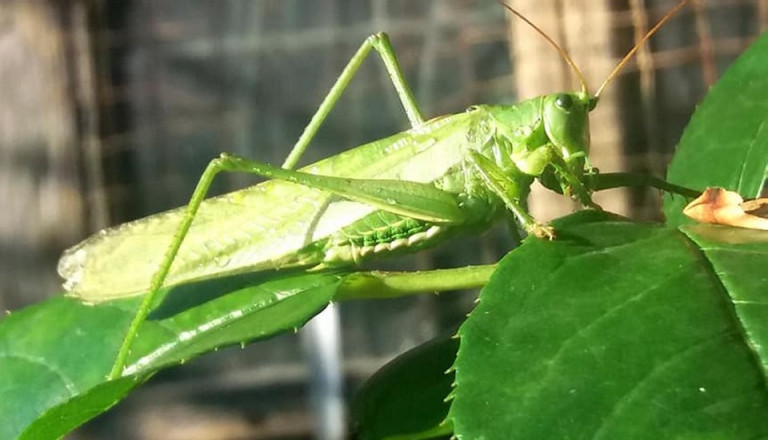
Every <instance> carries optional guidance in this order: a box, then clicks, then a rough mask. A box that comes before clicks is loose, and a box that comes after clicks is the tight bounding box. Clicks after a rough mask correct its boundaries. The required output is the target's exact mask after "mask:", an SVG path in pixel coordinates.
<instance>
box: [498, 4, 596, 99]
mask: <svg viewBox="0 0 768 440" xmlns="http://www.w3.org/2000/svg"><path fill="white" fill-rule="evenodd" d="M496 1H497V2H498V3H499V4H500V5H501V6H503V7H504V8H506V9H507V10H508V11H509V12H511V13H513V14H515V15H516V16H517V18H519V19H521V20H523V21H524V22H526V23H527V24H528V26H530V27H532V28H533V29H534V30H535V31H536V32H538V33H539V34H540V35H541V36H542V37H544V39H545V40H547V42H549V44H551V45H552V47H554V48H555V50H557V52H558V53H559V54H560V56H561V57H563V59H564V60H565V62H566V63H568V65H569V66H571V68H572V69H573V71H574V72H576V76H577V77H578V78H579V82H580V83H581V91H582V92H583V93H584V94H589V90H588V89H587V80H586V78H585V77H584V74H583V73H581V70H579V68H578V66H576V63H574V62H573V60H572V59H571V57H570V56H568V53H567V52H566V51H565V50H563V48H562V47H560V45H559V44H557V43H555V40H553V39H552V38H551V37H550V36H549V35H547V34H546V32H544V31H543V30H541V29H540V28H539V27H538V26H536V25H535V24H533V23H532V22H531V21H530V20H528V19H527V18H525V17H524V16H523V14H521V13H519V12H517V10H515V8H513V7H512V6H510V5H508V4H506V3H504V2H503V1H502V0H496Z"/></svg>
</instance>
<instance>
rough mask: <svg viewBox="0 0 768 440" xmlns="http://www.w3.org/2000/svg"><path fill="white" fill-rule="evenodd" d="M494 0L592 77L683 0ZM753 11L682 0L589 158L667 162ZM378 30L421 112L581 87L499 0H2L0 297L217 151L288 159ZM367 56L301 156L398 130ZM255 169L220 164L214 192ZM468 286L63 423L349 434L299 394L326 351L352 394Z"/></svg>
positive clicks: (215, 365)
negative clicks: (236, 170)
mask: <svg viewBox="0 0 768 440" xmlns="http://www.w3.org/2000/svg"><path fill="white" fill-rule="evenodd" d="M507 2H508V3H509V4H510V5H512V6H514V7H515V8H517V9H519V10H520V11H521V12H522V13H523V14H525V15H526V16H527V17H528V18H529V19H530V20H532V21H533V22H534V23H536V24H537V25H539V26H540V27H542V28H543V29H545V30H546V31H547V32H548V33H549V34H550V35H551V36H552V37H553V38H554V39H555V40H557V41H558V42H560V43H561V44H562V45H563V46H564V47H565V48H566V50H568V52H569V53H570V54H571V55H572V57H573V58H574V60H575V61H576V63H577V64H578V65H579V66H580V68H581V69H582V70H583V71H584V72H585V74H586V75H587V78H588V79H589V84H590V88H591V90H592V91H594V90H595V89H597V87H598V86H599V84H600V83H601V82H602V81H603V79H604V78H605V77H606V75H607V73H608V72H609V71H610V70H611V68H612V67H613V66H614V65H615V63H616V62H617V60H618V58H620V57H621V56H622V55H623V54H624V53H625V52H626V51H627V50H629V48H630V47H631V46H632V44H633V42H634V41H635V40H636V39H638V38H639V37H641V36H642V35H643V34H644V32H645V31H646V30H647V29H648V28H649V27H650V26H652V25H653V23H655V22H656V21H657V20H658V19H659V18H660V17H661V15H663V13H664V11H666V10H668V9H669V8H671V7H672V6H674V4H675V2H673V1H668V0H665V1H662V0H621V1H619V0H599V1H590V2H583V1H579V0H507ZM766 27H768V0H694V1H692V2H691V4H690V5H689V6H687V7H686V8H685V9H683V10H682V11H681V12H680V13H679V14H678V15H677V17H676V18H675V19H673V21H671V22H670V23H669V24H668V25H667V26H666V27H665V28H663V29H662V30H661V32H660V33H659V34H658V35H657V36H656V37H654V39H652V40H651V42H650V44H649V45H647V46H645V47H644V48H643V49H641V50H640V52H639V53H638V56H637V58H636V59H635V60H634V61H633V62H632V63H630V64H629V65H628V66H627V67H626V68H625V69H624V71H623V73H622V75H621V76H620V77H619V78H618V79H617V80H616V81H615V82H614V83H613V84H612V85H611V86H610V87H609V89H608V90H607V91H606V93H604V95H603V98H602V99H601V102H600V104H599V106H598V109H597V110H596V111H594V112H593V113H592V117H591V121H592V125H591V131H592V139H593V144H592V153H591V158H592V161H593V163H594V164H595V165H596V166H597V167H598V168H600V169H601V170H604V171H618V170H632V171H642V172H652V173H655V174H659V175H663V173H664V172H665V169H666V166H667V164H668V162H669V160H670V158H671V156H672V154H673V152H674V146H675V143H676V142H677V140H678V139H679V137H680V134H681V132H682V130H683V128H684V126H685V124H686V123H687V120H688V118H689V117H690V115H691V113H692V112H693V110H694V108H695V106H696V103H697V102H699V101H700V100H701V99H702V97H703V96H704V95H705V93H706V91H707V88H708V87H709V86H710V85H711V84H713V83H714V82H715V81H716V80H717V78H718V77H719V76H720V75H721V74H722V72H723V71H724V70H725V69H726V68H727V66H728V65H729V64H730V63H731V62H732V61H733V60H734V59H735V58H736V57H737V56H738V54H739V53H740V52H741V51H742V50H744V49H745V48H746V47H747V46H748V45H749V43H750V42H751V41H752V40H753V39H754V38H755V37H756V36H757V35H758V34H759V33H760V32H762V31H764V30H765V29H766ZM377 31H386V32H388V33H389V34H390V37H391V39H392V42H393V45H394V46H395V50H396V53H397V55H398V57H399V59H400V62H401V64H402V67H403V69H404V72H405V76H406V78H407V80H408V81H409V82H410V84H411V86H412V88H413V90H414V92H415V95H416V98H417V100H418V102H419V103H420V105H421V107H422V110H423V112H424V113H425V115H426V116H427V117H428V118H431V117H434V116H438V115H442V114H446V113H454V112H461V111H463V110H464V109H465V108H467V107H468V106H470V105H472V104H479V103H492V104H511V103H514V102H516V101H517V100H521V99H525V98H528V97H533V96H536V95H538V94H542V93H551V92H556V91H561V90H571V89H574V88H575V87H577V83H576V81H575V80H574V75H573V73H572V72H571V71H570V69H569V68H568V67H567V66H566V65H565V64H564V63H563V61H562V60H561V59H560V58H559V56H558V55H557V53H556V52H555V51H554V50H553V49H551V48H550V47H549V46H548V45H547V44H546V43H545V42H544V41H543V40H542V38H541V37H540V36H539V35H537V34H536V33H534V32H533V31H532V30H531V29H530V28H529V27H527V26H525V25H524V24H522V23H521V22H520V21H519V20H515V19H510V18H508V17H507V14H506V12H505V10H504V8H502V7H501V6H500V5H499V4H498V3H496V2H494V1H492V0H418V1H414V0H314V1H312V2H309V1H306V0H304V1H301V0H123V1H119V2H118V1H108V0H17V1H13V0H0V206H2V210H3V214H2V215H0V279H2V281H3V282H2V283H0V310H14V309H18V308H20V307H23V306H25V305H29V304H32V303H34V302H38V301H42V300H44V299H45V298H48V297H50V296H53V295H58V294H60V291H61V288H60V281H59V279H58V277H57V276H56V273H55V266H56V261H57V259H58V256H59V255H60V253H61V252H62V250H63V249H65V248H66V247H68V246H71V245H73V244H75V243H76V242H78V241H79V240H80V239H82V238H84V237H85V236H87V235H88V234H90V233H92V232H94V231H97V230H99V229H101V228H103V227H106V226H109V225H113V224H117V223H121V222H124V221H127V220H131V219H135V218H139V217H143V216H145V215H148V214H151V213H154V212H157V211H161V210H164V209H168V208H171V207H175V206H178V205H181V204H184V203H186V201H187V199H188V197H189V196H190V194H191V191H192V189H193V188H194V185H195V183H196V182H197V179H198V177H199V175H200V173H201V172H202V170H203V168H204V167H205V165H206V164H207V163H208V161H209V160H210V159H212V158H214V157H215V156H217V155H218V154H219V153H220V152H222V151H226V152H230V153H236V154H239V155H242V156H246V157H251V158H254V159H257V160H262V161H266V162H270V163H275V164H279V163H281V162H282V160H283V159H284V158H285V156H286V155H287V153H288V151H289V150H290V147H291V146H292V145H293V143H294V142H295V140H296V139H297V138H298V136H299V134H300V133H301V131H302V129H303V127H304V126H305V124H306V123H307V122H308V120H309V118H310V117H311V115H312V114H313V112H314V111H315V109H316V108H317V105H318V104H319V103H320V101H321V99H322V98H323V97H324V95H325V93H326V92H327V91H328V89H329V88H330V86H331V84H332V83H333V81H334V80H335V78H336V76H337V75H338V74H339V73H340V72H341V70H342V68H343V67H344V66H345V64H346V63H347V61H348V60H349V58H350V57H351V55H352V53H353V52H354V51H355V50H356V49H357V47H359V45H360V44H361V43H362V41H363V40H364V39H365V38H366V37H367V36H368V35H370V34H372V33H374V32H377ZM376 58H377V57H376V56H375V55H372V56H371V58H370V59H369V60H368V61H367V62H366V63H365V65H364V66H363V68H362V69H361V71H360V73H359V74H358V76H357V77H356V79H355V80H354V81H353V83H352V84H351V86H350V87H349V89H348V90H347V92H346V93H345V94H344V96H343V98H342V99H341V101H340V102H339V104H338V106H337V108H336V109H335V110H334V111H333V112H332V113H331V115H330V117H329V118H328V120H327V122H326V123H325V125H324V126H323V128H322V129H321V130H320V132H319V134H318V136H317V138H316V139H315V141H314V142H313V143H312V145H311V148H310V150H309V151H308V153H307V154H306V156H305V158H304V160H303V162H302V163H303V164H306V163H309V162H311V161H314V160H316V159H319V158H322V157H326V156H328V155H332V154H335V153H337V152H339V151H341V150H342V149H345V148H349V147H352V146H355V145H358V144H361V143H364V142H366V141H370V140H374V139H377V138H379V137H383V136H386V135H389V134H393V133H395V132H398V131H401V130H404V129H406V128H407V125H408V124H407V120H406V118H405V116H404V114H403V111H402V108H401V106H400V104H399V101H398V99H397V97H396V95H395V93H394V90H393V88H392V86H391V84H390V82H389V79H388V77H387V75H386V73H385V71H384V69H383V68H382V64H381V62H380V60H379V59H376ZM253 182H255V180H254V179H253V178H251V177H248V176H234V175H230V176H225V177H222V178H220V180H219V182H218V183H217V185H216V187H215V190H216V192H222V191H226V190H228V189H236V188H239V187H242V186H245V185H248V184H252V183H253ZM598 201H599V203H601V204H602V205H603V206H604V207H606V208H607V209H610V210H613V211H616V212H619V213H622V214H624V215H627V216H630V217H633V218H637V219H642V220H659V219H660V214H659V209H658V194H657V193H656V192H655V191H631V192H630V191H625V190H615V191H611V192H609V193H607V194H604V195H601V196H600V197H599V198H598ZM531 205H532V208H533V210H534V213H535V215H536V216H537V217H538V218H540V219H548V218H553V217H556V216H559V215H562V214H564V213H567V212H570V211H571V210H573V209H575V206H573V204H572V203H570V202H569V201H568V200H566V199H565V198H563V197H562V196H558V195H556V194H553V193H551V192H548V191H546V190H540V189H537V190H536V191H535V192H534V194H533V197H532V201H531ZM511 245H512V241H511V239H509V237H508V235H507V233H506V231H504V230H503V229H501V228H499V229H497V230H493V231H490V232H489V233H487V234H485V235H483V236H482V237H479V238H476V239H459V240H457V241H456V242H454V243H452V244H451V245H450V246H446V247H442V248H440V249H438V250H436V251H434V252H430V253H423V254H418V255H415V256H413V257H409V258H404V259H398V260H397V261H395V262H392V263H388V264H389V265H388V266H387V267H389V268H398V269H407V268H422V269H424V268H431V267H454V266H460V265H465V264H480V263H487V262H493V261H496V260H497V259H498V258H499V256H500V255H503V254H504V252H506V251H507V250H508V249H509V247H510V246H511ZM457 250H458V251H457ZM473 301H474V293H458V294H457V293H453V294H445V295H440V296H439V297H438V296H425V297H421V298H411V299H401V300H392V301H381V302H376V303H372V304H362V303H346V304H342V305H340V306H339V307H337V308H336V310H335V312H334V313H330V314H325V315H323V318H322V319H321V320H322V322H324V324H322V323H321V324H320V325H319V327H321V329H320V330H319V331H315V332H308V331H305V330H302V331H300V332H299V334H298V335H293V334H291V335H284V336H281V337H278V338H275V339H272V340H269V341H265V342H260V343H258V344H254V345H251V346H248V347H246V348H245V349H240V348H236V349H228V350H222V351H219V352H217V353H214V354H212V355H208V356H205V357H203V358H201V359H198V360H196V361H194V362H192V363H190V364H188V365H184V366H183V367H178V368H174V369H171V370H168V371H165V372H162V373H160V374H158V375H157V376H156V377H155V378H154V379H153V380H152V381H151V382H150V383H149V384H147V385H146V386H144V387H143V388H142V389H140V390H139V391H138V392H136V393H134V394H133V395H132V396H131V397H130V398H129V399H127V400H126V401H125V402H123V403H121V404H120V405H119V406H117V407H116V408H114V409H113V410H112V411H111V412H109V413H108V414H105V415H103V416H101V417H99V418H97V419H95V420H93V421H92V422H91V423H89V424H88V425H86V426H84V427H83V428H81V429H80V430H79V431H77V432H76V433H75V434H73V435H72V436H71V438H73V439H98V438H104V437H106V436H107V435H108V436H109V437H110V438H117V439H161V438H162V439H186V440H194V439H304V438H328V439H331V438H342V436H343V432H342V431H340V430H339V428H338V427H337V428H334V426H337V425H334V423H335V422H334V420H336V421H338V420H341V418H342V417H343V411H340V412H339V411H337V412H333V411H331V412H327V411H326V415H325V416H320V414H321V413H322V411H318V409H317V408H318V405H314V406H313V404H312V402H313V401H314V402H317V400H313V399H317V398H318V397H319V396H322V393H319V392H318V391H317V390H318V389H321V388H322V387H321V386H318V385H317V384H318V382H317V381H318V380H321V379H320V378H319V377H318V376H319V375H318V374H317V371H318V367H317V363H316V362H317V359H318V356H320V358H321V359H323V357H326V361H327V360H330V365H331V366H333V365H335V364H334V362H337V363H338V366H339V368H338V371H337V373H338V374H339V376H338V377H337V379H341V380H342V384H343V388H341V390H339V388H338V387H332V389H331V391H330V394H331V397H333V396H334V395H336V394H334V393H339V392H340V393H341V394H340V398H341V399H342V401H346V402H348V401H349V399H350V398H351V396H352V395H353V393H354V391H356V390H357V389H358V388H359V386H360V384H361V383H362V382H363V381H364V380H365V379H366V378H367V377H368V376H370V374H372V373H373V372H374V371H375V370H376V369H378V368H379V367H380V366H381V365H383V364H384V363H385V362H386V361H388V360H389V359H391V358H393V357H394V356H396V355H397V354H398V353H401V352H402V351H404V350H406V349H408V348H410V347H413V346H415V345H418V344H419V343H421V342H424V341H426V340H428V339H430V338H432V337H434V336H437V335H441V334H450V333H451V332H453V331H455V328H456V326H457V325H458V324H459V323H460V322H461V320H462V319H463V317H464V315H465V314H466V313H467V311H468V310H470V308H471V306H472V303H473ZM339 325H340V328H341V330H340V331H339V330H338V326H339ZM334 329H336V330H334ZM336 332H339V333H338V334H339V336H338V337H337V336H335V335H337V333H336ZM318 335H320V336H325V337H326V339H325V340H323V339H322V338H320V339H319V336H318ZM323 341H324V342H323ZM322 344H326V346H328V347H330V348H329V350H327V351H326V352H324V354H323V352H322V351H319V350H318V347H320V346H321V345H322ZM339 355H341V358H338V356H339ZM325 380H326V381H328V380H330V382H328V383H331V384H333V383H334V379H333V375H331V378H330V379H328V378H326V379H325ZM321 383H322V382H321ZM312 384H315V385H312ZM334 390H335V391H334ZM326 393H328V391H327V390H326ZM326 397H327V396H326ZM320 406H323V405H320ZM323 417H325V418H323ZM341 426H342V427H343V425H341Z"/></svg>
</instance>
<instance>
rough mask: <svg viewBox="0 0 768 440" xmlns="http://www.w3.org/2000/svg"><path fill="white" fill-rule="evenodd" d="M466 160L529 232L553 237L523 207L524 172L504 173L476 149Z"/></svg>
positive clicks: (544, 226) (549, 231)
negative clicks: (522, 183)
mask: <svg viewBox="0 0 768 440" xmlns="http://www.w3.org/2000/svg"><path fill="white" fill-rule="evenodd" d="M467 160H468V161H469V162H470V163H471V164H472V165H473V166H474V168H475V170H476V171H477V173H478V175H479V176H480V178H481V179H482V181H483V182H484V183H485V186H486V188H488V189H489V190H490V191H491V192H492V193H493V194H495V195H496V196H497V197H498V198H500V199H501V200H502V201H503V202H504V205H505V206H506V207H507V209H509V210H510V211H511V212H512V214H514V215H515V218H517V221H518V222H520V225H521V226H522V227H523V228H524V229H525V230H526V231H527V232H528V233H529V234H532V235H535V236H536V237H539V238H546V239H548V240H552V239H553V238H555V231H554V229H552V227H551V226H547V225H542V224H540V223H538V222H537V221H536V220H535V219H534V218H533V216H531V214H529V213H528V211H527V210H526V209H525V208H524V202H523V197H525V196H526V195H527V194H528V187H527V185H526V186H525V187H523V185H521V181H522V180H523V179H522V178H523V177H528V176H527V175H526V174H525V173H523V172H522V171H520V170H519V169H514V170H513V172H512V173H505V172H504V170H502V169H501V168H499V167H498V165H496V164H495V163H494V162H493V161H492V160H490V159H488V158H487V157H485V156H483V155H482V154H480V153H478V152H476V151H470V152H469V156H468V159H467ZM510 174H511V175H510Z"/></svg>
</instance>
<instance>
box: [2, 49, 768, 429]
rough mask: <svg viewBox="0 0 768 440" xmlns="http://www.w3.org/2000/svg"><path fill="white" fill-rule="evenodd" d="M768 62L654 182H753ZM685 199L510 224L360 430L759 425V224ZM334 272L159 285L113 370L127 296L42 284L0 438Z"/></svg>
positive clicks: (279, 315) (297, 310)
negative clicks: (466, 311)
mask: <svg viewBox="0 0 768 440" xmlns="http://www.w3.org/2000/svg"><path fill="white" fill-rule="evenodd" d="M767 59H768V36H764V37H763V38H762V39H760V40H759V41H758V42H757V43H755V45H753V46H752V48H751V49H750V50H749V51H747V52H746V53H745V55H744V56H743V57H742V58H741V59H740V60H739V61H738V62H737V63H735V64H734V66H733V67H732V68H731V69H730V70H729V71H728V72H727V74H726V75H725V76H724V77H723V79H722V81H721V82H720V83H719V84H718V85H717V86H716V87H714V88H713V89H712V92H711V94H710V95H709V96H708V97H707V99H706V100H705V102H704V103H703V104H702V105H701V106H700V108H699V109H698V110H697V112H696V114H695V116H694V118H693V119H692V121H691V124H690V125H689V127H688V129H687V130H686V133H685V135H684V136H683V140H682V141H681V144H680V146H679V152H678V155H677V156H676V158H675V161H674V163H673V165H672V166H671V167H670V174H669V178H670V180H672V181H673V182H674V183H677V184H681V185H685V186H689V187H694V188H700V189H703V187H704V186H707V185H721V186H726V187H728V188H730V189H736V190H739V191H740V192H742V194H744V195H746V196H750V195H755V194H757V191H758V190H759V189H760V187H761V185H762V182H763V179H764V177H765V169H766V164H768V129H766V128H765V125H766V124H765V120H766V115H768V108H766V105H768V104H766V103H768V80H767V79H766V78H768V67H767V66H768V63H766V62H765V60H767ZM683 203H684V201H683V200H682V199H680V198H674V199H673V198H667V199H666V200H665V213H666V215H667V218H668V219H669V221H668V223H667V224H665V225H661V224H658V225H654V224H638V223H633V222H630V221H628V220H626V219H622V218H618V217H616V216H613V215H609V214H605V213H599V212H594V211H585V212H580V213H577V214H574V215H571V216H568V217H566V218H563V219H560V220H559V221H558V222H556V223H555V226H556V228H557V232H558V238H557V240H555V241H552V242H548V241H543V240H538V239H528V240H526V241H525V242H524V244H523V245H522V246H520V247H519V248H517V249H515V250H514V251H512V252H510V254H509V255H508V256H507V257H505V258H504V259H503V260H502V261H501V263H500V264H499V267H498V270H497V271H496V272H495V273H494V274H493V276H492V278H491V280H490V281H489V283H488V284H487V286H486V287H485V288H484V289H483V291H482V292H481V294H480V301H479V304H478V306H477V308H476V309H475V310H474V311H473V312H472V313H471V315H470V316H469V317H468V319H467V320H466V321H465V323H464V324H463V325H462V326H461V328H460V329H459V331H458V336H459V338H458V339H444V340H441V341H436V342H433V343H432V344H430V345H428V346H425V347H422V348H421V349H417V350H416V351H414V352H411V353H408V354H406V355H404V356H403V357H402V358H400V359H398V360H396V361H395V362H394V363H393V364H392V365H390V366H388V367H386V368H385V369H383V370H382V371H381V372H380V373H379V374H377V375H376V376H374V378H373V379H372V380H371V382H370V384H369V385H368V386H367V387H366V388H365V389H364V390H363V392H362V393H361V395H360V397H359V398H358V400H357V403H356V409H355V417H356V419H355V422H356V426H357V429H358V433H359V434H360V436H361V437H363V438H366V439H380V438H426V437H429V436H434V435H443V434H445V432H446V431H445V429H446V428H450V426H451V425H453V429H454V433H455V435H456V436H457V437H458V438H465V439H477V438H485V439H513V438H521V439H530V438H537V439H580V438H609V439H614V438H621V439H645V438H648V439H651V438H653V439H656V438H681V439H686V438H696V439H701V438H706V439H744V438H757V437H765V436H767V435H768V391H767V390H766V366H768V308H767V307H765V306H766V305H768V297H766V295H767V294H768V288H766V287H768V278H766V276H765V273H766V271H765V268H766V267H768V232H763V231H751V230H738V229H733V228H726V227H716V226H705V225H688V224H687V222H686V221H683V220H682V219H681V217H680V214H679V213H680V209H681V207H682V204H683ZM346 275H347V274H346V273H333V272H318V273H302V272H288V273H286V272H279V273H273V272H268V273H260V274H256V275H247V276H238V277H232V278H227V279H224V280H216V281H210V282H205V283H199V284H194V285H189V286H182V287H178V288H175V289H171V290H169V291H166V292H164V293H163V295H161V297H160V298H158V306H157V307H156V308H155V309H154V310H153V312H152V314H151V315H150V317H149V320H148V321H147V322H146V324H145V325H144V326H143V328H142V329H141V332H140V334H139V338H138V340H137V343H136V345H135V347H134V350H133V352H132V357H131V359H130V360H129V364H128V370H127V371H128V373H130V374H129V375H128V376H125V377H123V378H122V379H120V380H116V381H107V380H106V379H105V378H106V375H107V373H108V372H109V369H110V367H111V365H112V362H113V361H114V357H115V354H116V352H117V349H118V346H119V344H120V341H121V339H122V337H123V336H124V333H125V329H126V327H127V325H128V323H129V321H130V319H131V317H132V316H133V314H134V312H135V310H136V307H137V300H135V299H131V300H121V301H112V302H105V303H101V304H98V305H94V306H88V305H84V304H82V303H80V302H78V301H75V300H72V299H68V298H63V297H57V298H54V299H51V300H49V301H46V302H44V303H41V304H38V305H35V306H32V307H29V308H27V309H24V310H21V311H19V312H16V313H13V314H11V315H10V316H8V317H5V318H4V319H3V320H2V321H1V322H0V411H2V413H3V421H4V423H2V424H0V439H11V438H19V437H21V438H29V439H41V438H55V437H58V436H61V435H64V434H65V433H67V432H68V431H69V430H71V429H73V428H75V427H76V426H78V425H80V424H82V423H83V422H84V421H86V420H88V419H89V418H91V417H93V416H95V415H97V414H99V413H101V412H103V411H105V410H107V409H108V408H109V407H110V406H112V405H114V404H115V403H117V402H118V401H119V400H121V399H122V398H123V397H124V396H125V395H126V394H127V393H129V392H130V391H131V390H132V389H133V388H134V387H136V386H138V385H140V384H141V383H142V382H143V381H145V380H146V379H147V378H148V377H149V376H151V374H152V373H153V372H155V371H157V370H158V369H160V368H164V367H167V366H169V365H174V364H178V363H181V362H184V361H186V360H188V359H191V358H194V357H195V356H198V355H200V354H202V353H205V352H208V351H211V350H213V349H216V348H218V347H222V346H226V345H231V344H239V343H244V342H250V341H253V340H256V339H260V338H266V337H269V336H272V335H275V334H277V333H280V332H284V331H291V330H293V329H295V328H297V327H299V326H301V325H302V324H303V323H305V322H306V321H307V320H308V319H310V318H311V317H312V316H314V315H315V314H316V313H317V312H318V311H320V310H321V309H322V308H323V307H325V305H326V304H328V302H329V301H331V300H332V299H333V297H334V295H335V294H336V292H337V289H338V288H339V286H340V285H341V284H342V282H343V281H344V279H345V276H346ZM451 365H453V367H452V368H451V371H454V372H455V379H454V377H453V376H451V375H450V374H446V370H448V369H449V367H451ZM447 397H450V400H448V403H446V400H445V399H446V398H447ZM441 422H442V423H441ZM408 434H413V435H412V436H410V437H409V436H408Z"/></svg>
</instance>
